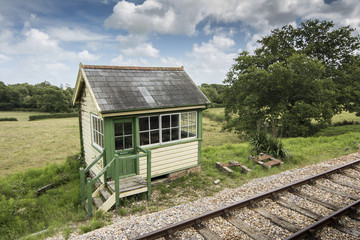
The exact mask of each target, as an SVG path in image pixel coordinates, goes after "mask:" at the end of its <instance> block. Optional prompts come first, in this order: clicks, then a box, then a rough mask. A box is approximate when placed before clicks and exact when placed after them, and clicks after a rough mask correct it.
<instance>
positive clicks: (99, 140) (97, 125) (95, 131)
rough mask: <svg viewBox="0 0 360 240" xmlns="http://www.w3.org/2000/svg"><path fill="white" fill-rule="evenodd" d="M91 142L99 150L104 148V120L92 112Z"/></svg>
mask: <svg viewBox="0 0 360 240" xmlns="http://www.w3.org/2000/svg"><path fill="white" fill-rule="evenodd" d="M90 120H91V144H92V145H93V146H94V147H95V148H97V149H98V150H101V151H102V150H103V149H104V121H103V119H102V118H100V117H99V116H97V115H94V114H90Z"/></svg>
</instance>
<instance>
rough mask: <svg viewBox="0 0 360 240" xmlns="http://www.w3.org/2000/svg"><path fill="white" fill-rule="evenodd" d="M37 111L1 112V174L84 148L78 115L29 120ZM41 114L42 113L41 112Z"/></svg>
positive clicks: (52, 160) (40, 164)
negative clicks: (5, 118) (80, 135)
mask: <svg viewBox="0 0 360 240" xmlns="http://www.w3.org/2000/svg"><path fill="white" fill-rule="evenodd" d="M33 114H34V112H0V117H16V118H17V119H18V120H19V121H16V122H1V123H0V146H1V154H0V176H4V175H7V174H11V173H16V172H19V171H24V170H26V169H29V168H36V167H43V166H46V165H47V164H51V163H58V164H61V163H63V162H64V161H65V159H66V158H67V156H72V155H74V154H76V153H78V152H79V150H80V137H79V127H78V126H79V124H78V118H64V119H48V120H42V121H27V119H28V117H29V115H33ZM39 114H41V113H39Z"/></svg>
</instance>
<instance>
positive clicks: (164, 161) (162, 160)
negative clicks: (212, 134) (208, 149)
mask: <svg viewBox="0 0 360 240" xmlns="http://www.w3.org/2000/svg"><path fill="white" fill-rule="evenodd" d="M139 162H140V175H141V176H142V177H146V157H142V158H140V159H139ZM197 164H198V141H194V142H189V143H183V144H177V145H172V146H169V147H162V148H157V149H153V150H151V176H156V175H161V174H167V173H169V172H176V171H178V170H182V169H185V168H189V167H193V166H195V165H197Z"/></svg>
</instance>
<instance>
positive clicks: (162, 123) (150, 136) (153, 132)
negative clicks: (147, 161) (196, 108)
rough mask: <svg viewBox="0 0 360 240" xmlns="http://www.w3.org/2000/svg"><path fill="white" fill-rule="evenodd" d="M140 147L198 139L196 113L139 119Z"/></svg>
mask: <svg viewBox="0 0 360 240" xmlns="http://www.w3.org/2000/svg"><path fill="white" fill-rule="evenodd" d="M139 128H140V129H139V130H140V132H139V134H140V146H145V145H152V144H159V143H160V144H161V143H166V142H174V141H178V140H181V139H186V138H191V137H196V112H187V113H172V114H163V115H157V116H147V117H140V118H139Z"/></svg>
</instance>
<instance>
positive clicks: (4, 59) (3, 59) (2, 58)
mask: <svg viewBox="0 0 360 240" xmlns="http://www.w3.org/2000/svg"><path fill="white" fill-rule="evenodd" d="M9 60H10V57H8V56H6V55H4V54H1V53H0V63H2V62H7V61H9Z"/></svg>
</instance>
